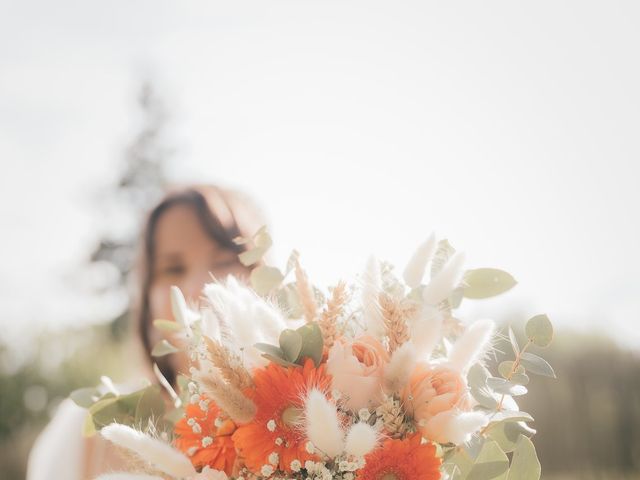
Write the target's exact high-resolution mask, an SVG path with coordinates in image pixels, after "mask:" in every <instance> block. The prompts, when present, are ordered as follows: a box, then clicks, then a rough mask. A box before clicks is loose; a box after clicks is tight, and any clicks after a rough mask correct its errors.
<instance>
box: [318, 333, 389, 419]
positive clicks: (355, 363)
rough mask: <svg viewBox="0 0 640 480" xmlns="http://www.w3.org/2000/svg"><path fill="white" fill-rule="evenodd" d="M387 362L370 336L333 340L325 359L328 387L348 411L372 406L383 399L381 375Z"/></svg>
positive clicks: (382, 348) (383, 350)
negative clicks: (329, 386)
mask: <svg viewBox="0 0 640 480" xmlns="http://www.w3.org/2000/svg"><path fill="white" fill-rule="evenodd" d="M388 362H389V355H388V353H387V352H386V350H385V348H384V347H383V346H382V344H381V343H380V342H378V341H377V340H375V339H374V338H372V337H369V336H364V337H361V338H359V339H357V340H355V341H353V342H341V343H336V344H335V345H334V346H333V347H332V348H331V350H329V356H328V359H327V373H329V374H330V375H331V377H332V384H331V387H332V388H333V389H334V390H339V391H340V392H341V394H342V398H343V399H344V401H345V406H346V407H347V408H348V409H350V410H354V411H357V410H360V409H361V408H365V407H376V406H378V405H379V404H380V402H381V401H382V398H383V392H382V376H383V372H384V367H385V365H386V364H387V363H388Z"/></svg>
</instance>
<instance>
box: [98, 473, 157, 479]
mask: <svg viewBox="0 0 640 480" xmlns="http://www.w3.org/2000/svg"><path fill="white" fill-rule="evenodd" d="M95 480H164V479H163V478H162V477H157V476H155V475H145V474H138V473H105V474H104V475H100V476H99V477H97V478H96V479H95Z"/></svg>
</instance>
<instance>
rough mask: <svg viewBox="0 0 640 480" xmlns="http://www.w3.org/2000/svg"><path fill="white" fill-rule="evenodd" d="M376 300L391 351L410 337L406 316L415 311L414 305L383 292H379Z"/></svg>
mask: <svg viewBox="0 0 640 480" xmlns="http://www.w3.org/2000/svg"><path fill="white" fill-rule="evenodd" d="M378 302H379V304H380V311H381V312H382V318H383V320H384V326H385V331H386V335H387V338H388V340H389V352H390V353H393V352H395V351H396V349H397V348H398V347H399V346H400V345H402V344H403V343H405V342H407V341H408V340H409V338H410V333H409V326H408V325H407V318H409V317H410V316H411V315H413V314H414V313H415V306H414V305H412V304H409V303H406V302H404V301H403V299H398V298H394V297H392V296H391V295H389V294H388V293H385V292H383V293H381V294H380V296H379V299H378Z"/></svg>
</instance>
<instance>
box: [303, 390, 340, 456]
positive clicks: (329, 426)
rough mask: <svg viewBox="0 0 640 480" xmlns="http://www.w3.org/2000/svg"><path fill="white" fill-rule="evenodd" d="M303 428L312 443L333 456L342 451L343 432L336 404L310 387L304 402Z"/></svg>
mask: <svg viewBox="0 0 640 480" xmlns="http://www.w3.org/2000/svg"><path fill="white" fill-rule="evenodd" d="M304 409H305V429H306V432H307V437H308V438H309V440H310V441H311V443H313V445H314V446H315V447H316V448H317V449H318V450H320V451H321V452H323V453H324V454H326V455H327V456H328V457H329V458H335V457H337V456H338V455H340V454H341V453H342V452H343V451H344V432H343V431H342V427H341V426H340V419H339V418H338V411H337V409H336V406H335V405H334V404H332V403H331V402H329V400H327V398H326V397H325V396H324V394H323V393H322V392H321V391H320V390H318V389H315V388H314V389H312V390H311V391H310V392H309V394H308V395H307V399H306V402H305V407H304Z"/></svg>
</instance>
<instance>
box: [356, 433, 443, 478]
mask: <svg viewBox="0 0 640 480" xmlns="http://www.w3.org/2000/svg"><path fill="white" fill-rule="evenodd" d="M421 442H422V437H421V435H420V434H416V435H413V436H412V437H409V438H406V439H404V440H393V439H392V440H387V441H386V442H384V443H383V444H382V446H381V447H380V448H377V449H376V450H374V451H373V452H371V453H370V454H368V455H367V456H366V457H365V460H366V462H367V463H366V464H365V466H364V467H363V468H362V469H361V470H359V471H358V476H357V479H358V480H438V479H439V478H440V459H439V458H438V457H436V447H435V445H433V444H432V443H421Z"/></svg>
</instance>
